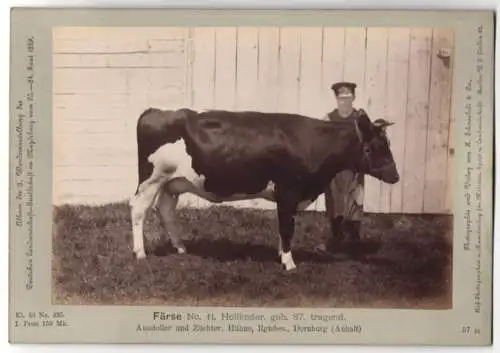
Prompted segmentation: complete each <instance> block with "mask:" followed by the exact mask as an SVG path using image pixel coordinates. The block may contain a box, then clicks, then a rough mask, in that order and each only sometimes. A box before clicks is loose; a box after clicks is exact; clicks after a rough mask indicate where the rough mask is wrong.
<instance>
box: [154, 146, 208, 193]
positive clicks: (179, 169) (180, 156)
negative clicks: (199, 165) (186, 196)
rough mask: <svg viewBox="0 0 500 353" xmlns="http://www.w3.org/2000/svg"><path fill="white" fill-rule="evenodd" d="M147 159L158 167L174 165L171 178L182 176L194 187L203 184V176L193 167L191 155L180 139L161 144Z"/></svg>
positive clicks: (163, 167)
mask: <svg viewBox="0 0 500 353" xmlns="http://www.w3.org/2000/svg"><path fill="white" fill-rule="evenodd" d="M148 160H149V161H150V162H151V163H153V165H154V166H155V168H159V169H165V168H171V167H172V166H175V167H176V169H175V171H174V172H173V173H172V174H171V179H175V178H179V177H183V178H186V179H187V180H188V181H189V182H191V183H192V184H193V185H195V186H196V187H202V186H203V182H204V181H205V177H204V176H203V175H199V174H198V173H196V171H195V170H194V169H193V167H192V159H191V156H190V155H189V154H188V153H187V151H186V144H185V142H184V140H182V139H181V140H178V141H176V142H175V143H168V144H165V145H163V146H161V147H160V148H158V149H157V150H156V151H155V152H154V153H153V154H151V155H150V156H149V158H148Z"/></svg>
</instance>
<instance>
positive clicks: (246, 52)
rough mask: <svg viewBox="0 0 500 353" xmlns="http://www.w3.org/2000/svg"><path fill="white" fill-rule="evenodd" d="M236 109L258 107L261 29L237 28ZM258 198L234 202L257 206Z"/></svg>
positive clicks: (237, 204)
mask: <svg viewBox="0 0 500 353" xmlns="http://www.w3.org/2000/svg"><path fill="white" fill-rule="evenodd" d="M236 50H237V60H236V109H237V110H255V109H257V104H258V98H257V91H258V87H259V86H258V84H259V81H258V77H259V29H258V27H238V28H237V45H236ZM256 202H257V200H243V201H236V202H232V203H231V204H232V205H233V206H236V207H256Z"/></svg>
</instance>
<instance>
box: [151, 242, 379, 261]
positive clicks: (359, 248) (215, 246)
mask: <svg viewBox="0 0 500 353" xmlns="http://www.w3.org/2000/svg"><path fill="white" fill-rule="evenodd" d="M184 243H185V245H186V248H187V252H188V253H190V254H192V255H195V256H198V257H200V258H205V259H215V260H217V261H219V262H232V261H236V260H252V261H258V262H279V256H278V250H277V248H272V247H270V246H266V245H261V244H252V243H237V242H234V241H231V240H229V239H215V240H212V239H198V240H188V241H185V242H184ZM380 246H381V244H380V242H379V241H375V240H363V241H359V242H356V243H346V244H342V245H340V246H339V247H338V248H337V249H336V251H333V252H329V253H325V252H321V251H319V250H313V251H311V250H305V249H304V248H298V249H294V248H293V247H292V254H293V258H294V260H295V261H296V262H308V263H314V264H324V263H333V262H335V261H342V260H345V259H346V258H347V259H351V260H362V259H364V258H365V257H366V256H368V255H371V254H374V253H376V252H377V251H378V249H379V248H380ZM150 251H151V252H152V253H153V254H154V255H155V256H160V257H162V256H168V255H171V254H175V253H176V252H177V251H176V249H175V248H174V247H173V246H172V245H171V243H166V244H161V245H158V246H156V247H154V248H152V249H151V250H150Z"/></svg>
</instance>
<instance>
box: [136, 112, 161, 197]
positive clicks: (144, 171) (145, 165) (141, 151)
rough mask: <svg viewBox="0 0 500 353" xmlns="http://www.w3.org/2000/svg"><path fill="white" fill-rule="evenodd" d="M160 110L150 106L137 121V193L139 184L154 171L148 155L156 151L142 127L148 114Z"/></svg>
mask: <svg viewBox="0 0 500 353" xmlns="http://www.w3.org/2000/svg"><path fill="white" fill-rule="evenodd" d="M158 111H159V110H158V109H156V108H148V109H146V110H145V111H144V112H142V114H141V115H140V116H139V119H138V121H137V127H136V139H137V162H138V171H139V179H138V180H137V189H136V190H135V194H136V195H137V193H138V191H139V185H141V184H142V183H143V182H144V180H146V179H147V178H148V177H149V176H150V175H151V173H153V165H152V164H151V163H149V162H148V156H149V155H150V154H151V153H152V152H154V151H151V147H150V144H149V143H148V142H147V141H146V140H147V136H145V135H144V133H142V132H141V127H142V126H143V120H144V119H145V117H146V116H147V115H149V114H151V113H155V112H158Z"/></svg>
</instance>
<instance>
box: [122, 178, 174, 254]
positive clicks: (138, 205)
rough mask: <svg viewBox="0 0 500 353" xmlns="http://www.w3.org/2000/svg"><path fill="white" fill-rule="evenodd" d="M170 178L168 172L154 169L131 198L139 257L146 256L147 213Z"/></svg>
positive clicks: (136, 247) (133, 231)
mask: <svg viewBox="0 0 500 353" xmlns="http://www.w3.org/2000/svg"><path fill="white" fill-rule="evenodd" d="M168 179H169V175H168V174H164V173H162V172H159V171H157V170H154V171H153V174H152V175H151V177H150V178H149V179H147V180H146V181H144V182H143V183H142V184H141V185H139V188H138V190H137V193H136V194H135V195H134V196H132V198H131V199H130V218H131V221H132V236H133V243H134V249H133V250H134V253H135V256H136V258H137V259H143V258H145V257H146V251H145V250H144V220H145V218H146V214H147V212H148V210H149V209H150V207H151V205H152V204H153V201H154V200H155V197H156V195H157V194H158V192H159V190H160V188H161V186H162V184H163V183H164V182H165V181H167V180H168Z"/></svg>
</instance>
